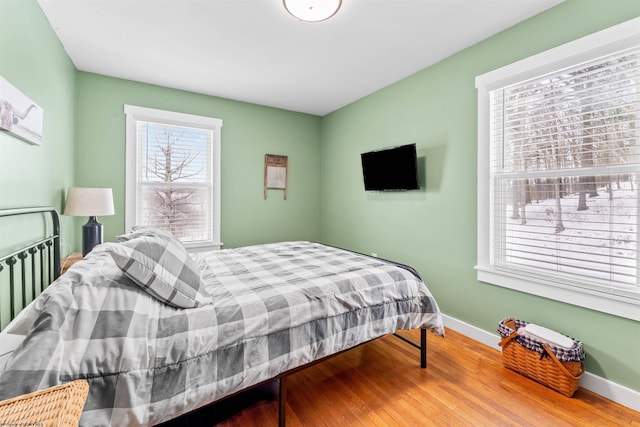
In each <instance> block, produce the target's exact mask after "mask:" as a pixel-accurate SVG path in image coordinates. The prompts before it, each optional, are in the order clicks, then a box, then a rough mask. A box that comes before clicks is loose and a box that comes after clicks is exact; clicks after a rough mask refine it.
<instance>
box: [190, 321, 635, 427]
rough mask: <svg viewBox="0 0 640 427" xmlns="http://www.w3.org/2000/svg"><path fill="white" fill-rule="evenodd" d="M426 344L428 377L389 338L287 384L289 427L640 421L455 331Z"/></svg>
mask: <svg viewBox="0 0 640 427" xmlns="http://www.w3.org/2000/svg"><path fill="white" fill-rule="evenodd" d="M403 334H404V336H406V337H408V338H410V339H412V340H413V341H414V342H419V332H418V331H409V332H404V333H403ZM427 339H428V367H427V369H420V367H419V350H417V349H415V348H413V347H411V346H409V345H408V344H406V343H404V342H402V341H401V340H399V339H398V338H395V337H393V336H387V337H384V338H381V339H378V340H375V341H372V342H370V343H367V344H365V345H362V346H360V347H358V348H356V349H353V350H350V351H348V352H346V353H344V354H341V355H339V356H336V357H334V358H332V359H329V360H327V361H325V362H322V363H319V364H317V365H315V366H312V367H310V368H308V369H305V370H303V371H301V372H298V373H295V374H293V375H291V376H290V377H289V382H288V402H287V426H288V427H296V426H327V427H333V426H335V427H345V426H640V413H639V412H636V411H633V410H631V409H629V408H626V407H624V406H621V405H618V404H616V403H614V402H611V401H610V400H607V399H605V398H603V397H600V396H598V395H596V394H594V393H592V392H590V391H588V390H585V389H583V388H580V389H578V391H577V392H576V394H575V395H574V397H573V398H568V397H565V396H563V395H561V394H559V393H557V392H555V391H553V390H551V389H548V388H546V387H544V386H542V385H539V384H537V383H535V382H533V381H531V380H529V379H526V378H524V377H522V376H520V375H518V374H516V373H514V372H511V371H509V370H507V369H505V368H503V366H502V360H501V357H502V355H501V354H500V352H499V351H496V350H494V349H492V348H490V347H487V346H485V345H482V344H479V343H477V342H476V341H473V340H471V339H469V338H467V337H465V336H463V335H461V334H459V333H456V332H454V331H452V330H447V336H446V338H444V339H442V338H440V337H436V336H435V335H432V334H428V337H427ZM239 398H240V399H243V397H242V396H240V397H239ZM277 414H278V406H277V401H276V400H271V401H269V400H262V401H258V402H256V403H253V404H252V405H250V406H249V407H247V408H245V409H243V410H242V411H240V412H238V413H236V414H235V415H231V416H230V417H229V418H227V419H226V420H225V421H222V422H221V423H219V424H218V425H219V426H223V427H233V426H242V427H252V426H256V427H257V426H260V427H264V426H277ZM189 425H195V424H193V423H190V424H189Z"/></svg>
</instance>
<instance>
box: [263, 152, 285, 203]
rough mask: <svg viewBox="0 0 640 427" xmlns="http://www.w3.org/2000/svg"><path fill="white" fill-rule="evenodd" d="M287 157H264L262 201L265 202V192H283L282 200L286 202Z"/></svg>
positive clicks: (266, 155)
mask: <svg viewBox="0 0 640 427" xmlns="http://www.w3.org/2000/svg"><path fill="white" fill-rule="evenodd" d="M288 163H289V159H288V158H287V156H278V155H276V154H265V155H264V199H265V200H267V190H268V189H273V190H284V199H285V200H287V176H288V173H287V167H288Z"/></svg>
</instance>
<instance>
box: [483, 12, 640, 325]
mask: <svg viewBox="0 0 640 427" xmlns="http://www.w3.org/2000/svg"><path fill="white" fill-rule="evenodd" d="M476 87H477V89H478V265H477V267H476V269H477V271H478V280H480V281H483V282H487V283H492V284H496V285H500V286H505V287H508V288H512V289H517V290H520V291H524V292H529V293H532V294H536V295H540V296H544V297H547V298H553V299H557V300H560V301H564V302H567V303H571V304H576V305H580V306H584V307H588V308H591V309H594V310H599V311H603V312H607V313H610V314H614V315H617V316H622V317H627V318H631V319H635V320H640V280H639V271H640V248H639V247H638V240H639V236H640V234H639V233H640V227H639V224H640V188H639V186H640V19H634V20H632V21H629V22H627V23H624V24H621V25H618V26H616V27H612V28H610V29H608V30H604V31H601V32H599V33H596V34H593V35H591V36H588V37H585V38H583V39H580V40H576V41H575V42H572V43H569V44H566V45H563V46H561V47H559V48H556V49H552V50H550V51H547V52H544V53H542V54H539V55H536V56H534V57H531V58H527V59H525V60H523V61H520V62H517V63H515V64H511V65H508V66H506V67H503V68H501V69H498V70H495V71H492V72H489V73H487V74H484V75H482V76H478V77H477V78H476Z"/></svg>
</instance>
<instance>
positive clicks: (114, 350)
mask: <svg viewBox="0 0 640 427" xmlns="http://www.w3.org/2000/svg"><path fill="white" fill-rule="evenodd" d="M109 244H110V243H107V244H105V245H102V246H98V247H96V248H95V249H94V250H93V252H91V253H90V254H89V255H88V256H87V258H86V259H85V261H83V262H80V263H76V264H75V265H74V266H73V267H72V268H71V269H70V270H69V271H68V272H67V273H65V274H64V275H63V276H62V277H61V278H60V279H58V280H57V281H56V282H55V283H54V284H53V285H51V286H50V287H49V288H47V290H46V291H45V292H44V293H43V294H42V295H41V296H40V297H38V298H37V299H36V300H35V301H34V302H33V303H32V304H31V305H29V306H28V307H27V308H26V309H25V310H23V311H22V312H21V313H20V315H19V316H18V317H17V318H16V319H15V320H14V322H13V323H12V324H11V325H10V326H9V330H8V331H7V332H11V333H19V334H20V333H21V334H25V335H26V339H25V340H24V342H23V344H22V345H21V346H20V347H19V348H18V349H17V350H16V351H15V352H14V354H13V356H12V358H11V360H9V362H8V364H7V367H6V370H5V372H4V373H3V374H2V376H1V377H0V399H5V398H9V397H13V396H16V395H20V394H23V393H28V392H31V391H34V390H37V389H42V388H45V387H49V386H52V385H56V384H60V383H65V382H68V381H71V380H74V379H78V378H86V379H88V380H89V383H90V391H89V397H88V400H87V404H86V406H85V411H84V413H83V415H82V418H81V424H82V425H87V426H99V425H104V426H106V425H153V424H157V423H160V422H162V421H166V420H168V419H171V418H174V417H176V416H178V415H180V414H183V413H185V412H188V411H190V410H193V409H196V408H198V407H201V406H203V405H205V404H207V403H210V402H212V401H215V400H218V399H220V398H222V397H224V396H227V395H229V394H231V393H234V392H236V391H238V390H241V389H243V388H246V387H248V386H250V385H253V384H256V383H258V382H260V381H263V380H266V379H269V378H272V377H274V376H276V375H278V374H280V373H282V372H284V371H287V370H289V369H292V368H295V367H298V366H301V365H304V364H306V363H308V362H311V361H313V360H316V359H318V358H321V357H323V356H327V355H331V354H334V353H336V352H339V351H341V350H345V349H348V348H351V347H353V346H355V345H357V344H360V343H362V342H365V341H368V340H370V339H373V338H377V337H380V336H382V335H385V334H388V333H392V332H395V331H396V330H398V329H412V328H420V327H425V328H428V329H430V330H431V331H432V332H435V333H437V334H439V335H442V334H443V324H442V318H441V315H440V313H439V310H438V307H437V304H436V302H435V300H434V299H433V298H432V296H431V294H430V293H429V291H428V289H427V287H426V286H425V285H424V283H423V282H422V281H421V280H420V278H419V277H418V276H417V275H416V274H415V272H413V271H412V270H411V269H408V268H404V267H402V266H398V265H395V264H393V263H389V262H385V261H382V260H379V259H376V258H369V257H366V256H363V255H358V254H354V253H352V252H348V251H344V250H341V249H336V248H332V247H327V246H323V245H320V244H315V243H308V242H286V243H277V244H267V245H257V246H250V247H245V248H238V249H227V250H221V251H215V252H207V253H202V254H198V255H197V256H195V259H196V263H197V264H198V267H199V268H200V269H201V273H202V276H203V278H204V279H205V281H206V283H207V290H208V291H209V292H210V293H211V295H212V303H211V304H209V305H205V306H202V307H198V308H193V309H177V308H173V307H170V306H168V305H166V304H163V303H161V302H159V301H157V300H156V299H154V298H153V297H151V296H149V295H148V294H146V293H145V292H143V291H141V290H140V288H139V287H137V286H134V285H133V284H132V283H131V282H130V281H129V279H128V278H126V277H125V276H124V275H123V274H122V272H121V270H120V269H119V268H118V267H117V266H116V265H115V263H114V262H113V260H112V259H111V257H110V256H109V254H108V253H107V252H105V250H104V248H105V246H107V245H109ZM417 359H418V355H417V354H416V360H417ZM416 369H417V368H416Z"/></svg>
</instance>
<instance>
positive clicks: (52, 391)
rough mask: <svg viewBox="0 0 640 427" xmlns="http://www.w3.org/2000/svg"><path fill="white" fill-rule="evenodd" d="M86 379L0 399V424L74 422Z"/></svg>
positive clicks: (71, 424) (81, 404)
mask: <svg viewBox="0 0 640 427" xmlns="http://www.w3.org/2000/svg"><path fill="white" fill-rule="evenodd" d="M88 392H89V383H88V382H87V381H85V380H76V381H72V382H70V383H67V384H63V385H59V386H55V387H51V388H47V389H45V390H39V391H35V392H33V393H29V394H24V395H22V396H17V397H14V398H12V399H7V400H3V401H1V402H0V425H16V426H18V425H21V426H27V425H34V426H35V425H37V426H46V427H49V426H52V427H53V426H55V427H58V426H60V427H62V426H64V427H67V426H77V425H78V421H79V420H80V415H81V414H82V409H83V408H84V404H85V401H86V399H87V394H88Z"/></svg>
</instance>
